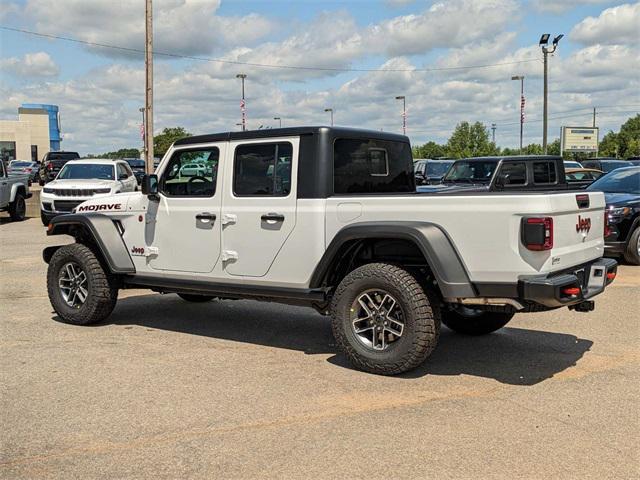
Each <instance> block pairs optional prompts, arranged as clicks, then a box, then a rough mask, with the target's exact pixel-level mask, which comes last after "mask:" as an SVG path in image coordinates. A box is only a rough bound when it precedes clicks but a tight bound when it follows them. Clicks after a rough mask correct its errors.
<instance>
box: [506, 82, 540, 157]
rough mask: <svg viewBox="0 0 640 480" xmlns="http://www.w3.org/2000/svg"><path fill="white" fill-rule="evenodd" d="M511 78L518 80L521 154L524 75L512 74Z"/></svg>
mask: <svg viewBox="0 0 640 480" xmlns="http://www.w3.org/2000/svg"><path fill="white" fill-rule="evenodd" d="M511 80H520V155H522V134H523V131H524V75H514V76H513V77H511ZM545 145H546V143H545Z"/></svg>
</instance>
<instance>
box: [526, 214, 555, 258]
mask: <svg viewBox="0 0 640 480" xmlns="http://www.w3.org/2000/svg"><path fill="white" fill-rule="evenodd" d="M522 243H523V244H524V246H525V247H526V248H527V249H528V250H534V251H540V250H551V249H552V248H553V218H551V217H529V218H523V219H522Z"/></svg>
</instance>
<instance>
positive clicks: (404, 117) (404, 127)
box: [396, 95, 407, 135]
mask: <svg viewBox="0 0 640 480" xmlns="http://www.w3.org/2000/svg"><path fill="white" fill-rule="evenodd" d="M396 100H402V134H403V135H406V134H407V100H406V98H405V96H404V95H398V96H397V97H396Z"/></svg>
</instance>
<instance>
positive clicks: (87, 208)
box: [78, 203, 122, 212]
mask: <svg viewBox="0 0 640 480" xmlns="http://www.w3.org/2000/svg"><path fill="white" fill-rule="evenodd" d="M98 210H122V204H121V203H103V204H101V205H84V206H82V207H78V211H79V212H96V211H98Z"/></svg>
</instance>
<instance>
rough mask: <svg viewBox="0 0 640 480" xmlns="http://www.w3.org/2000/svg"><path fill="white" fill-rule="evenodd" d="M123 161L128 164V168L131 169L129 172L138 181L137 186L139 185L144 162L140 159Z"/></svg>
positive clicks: (142, 174) (143, 171)
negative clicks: (131, 172)
mask: <svg viewBox="0 0 640 480" xmlns="http://www.w3.org/2000/svg"><path fill="white" fill-rule="evenodd" d="M124 161H125V162H127V163H128V164H129V166H130V167H131V170H133V174H134V175H135V177H136V180H137V181H138V185H140V182H141V181H142V177H143V176H144V173H145V163H144V160H142V159H140V158H125V159H124Z"/></svg>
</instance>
